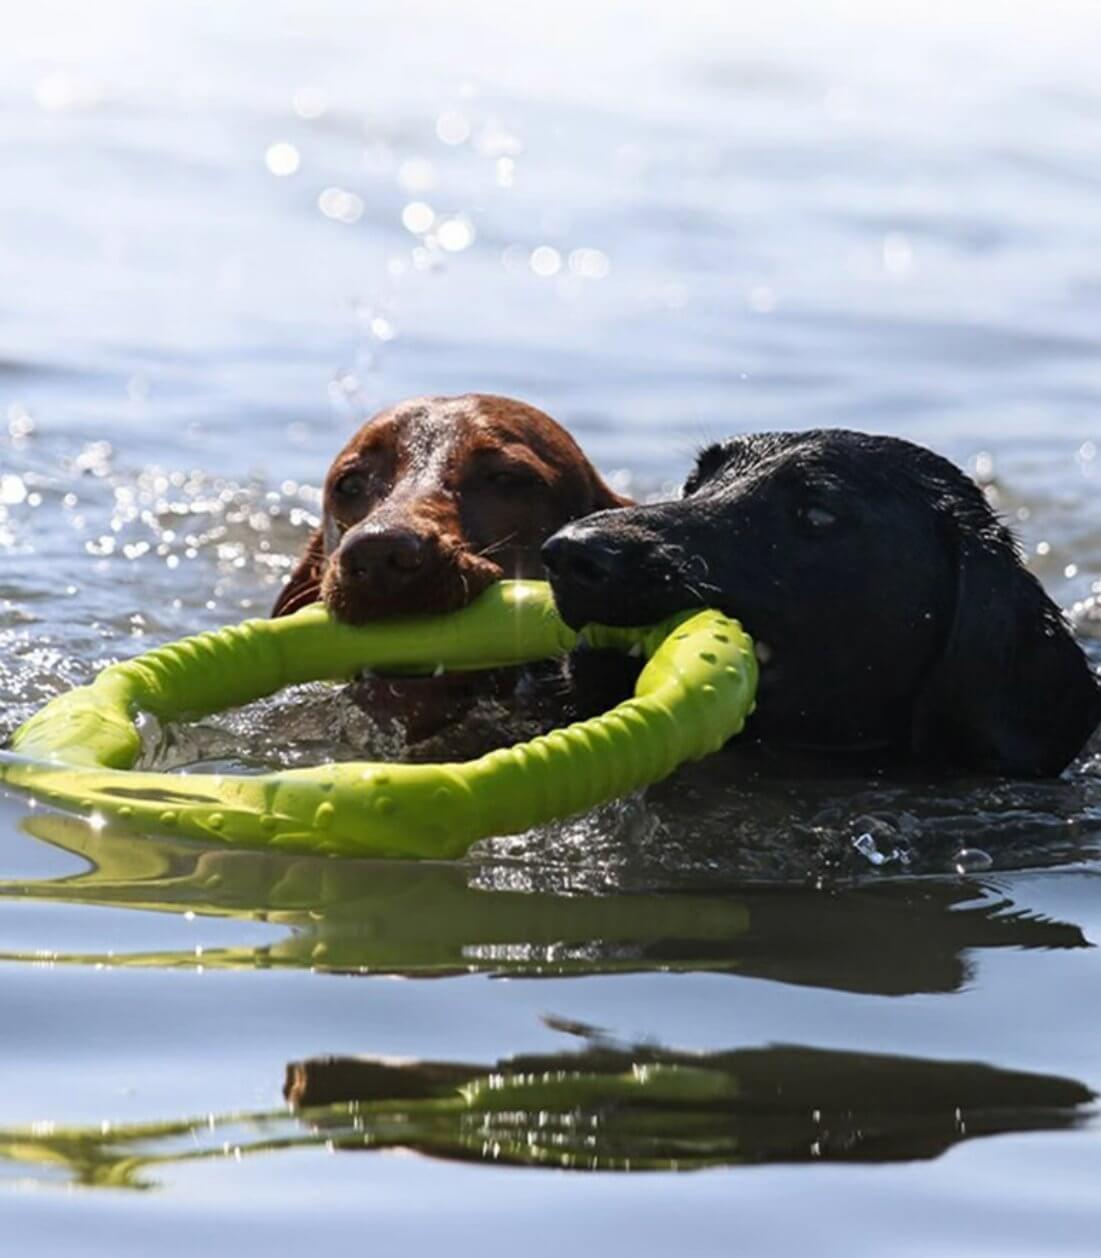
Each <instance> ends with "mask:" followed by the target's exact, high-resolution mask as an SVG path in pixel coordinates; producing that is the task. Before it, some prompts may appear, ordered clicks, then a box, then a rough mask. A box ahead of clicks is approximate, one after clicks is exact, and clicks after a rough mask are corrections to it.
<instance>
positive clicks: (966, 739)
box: [543, 430, 1101, 776]
mask: <svg viewBox="0 0 1101 1258" xmlns="http://www.w3.org/2000/svg"><path fill="white" fill-rule="evenodd" d="M543 557H544V561H545V563H546V565H547V568H548V569H549V571H550V574H551V581H552V583H553V586H554V593H555V598H556V599H557V601H558V606H559V608H560V610H561V612H562V615H563V616H564V617H565V619H566V620H567V621H568V622H569V623H570V624H572V625H574V626H581V625H583V624H586V623H589V622H603V623H608V624H617V625H644V624H649V623H651V622H653V621H656V620H660V619H661V618H662V617H664V616H667V615H669V614H670V613H672V612H675V611H679V610H681V609H682V608H690V607H701V606H715V607H718V608H720V609H721V610H723V611H724V612H726V613H727V614H729V615H731V616H736V617H738V618H739V619H740V620H741V621H742V622H743V623H744V624H745V627H746V628H747V630H748V631H749V632H750V633H751V634H753V635H754V637H755V639H756V641H757V643H758V654H759V657H760V659H761V662H762V669H761V684H760V692H759V699H758V708H757V713H756V715H755V716H754V717H753V719H752V722H751V725H752V727H753V728H754V729H755V731H756V734H757V735H758V736H759V737H760V738H761V739H763V740H764V741H766V742H770V743H771V742H775V743H781V744H785V745H788V746H798V747H804V748H819V749H829V750H856V749H880V748H881V749H894V750H898V751H902V752H904V753H906V754H908V755H910V756H912V757H914V758H916V759H918V760H921V761H929V762H940V763H942V764H945V765H948V766H952V767H955V768H962V769H968V770H977V771H980V772H984V773H1002V774H1019V775H1029V776H1043V775H1049V774H1056V773H1059V772H1060V771H1061V770H1062V769H1063V768H1064V767H1065V766H1066V765H1067V764H1068V763H1069V762H1070V761H1071V760H1072V759H1073V758H1074V756H1075V755H1076V754H1077V753H1078V751H1079V750H1081V748H1082V746H1083V744H1084V743H1085V741H1086V739H1087V738H1088V737H1089V735H1090V733H1091V732H1092V731H1093V729H1094V728H1095V727H1096V726H1097V724H1098V722H1099V721H1101V692H1099V689H1098V684H1097V681H1096V680H1095V678H1094V677H1093V675H1092V673H1091V671H1090V666H1089V664H1088V662H1087V660H1086V658H1085V656H1084V655H1083V654H1082V651H1081V650H1080V649H1079V647H1078V645H1077V644H1076V643H1075V641H1074V640H1073V638H1072V637H1071V635H1070V633H1069V632H1068V631H1067V628H1066V625H1065V624H1064V622H1063V619H1062V616H1061V614H1060V612H1059V610H1058V608H1057V607H1056V606H1055V605H1054V603H1052V602H1051V600H1050V599H1049V598H1048V597H1047V595H1046V594H1045V593H1044V591H1043V589H1042V588H1041V586H1040V584H1039V582H1038V581H1037V580H1036V579H1035V577H1033V576H1032V575H1031V573H1029V572H1027V571H1026V570H1025V569H1024V567H1023V566H1022V565H1021V562H1020V557H1019V555H1018V552H1017V548H1016V545H1015V543H1014V541H1013V538H1012V536H1011V535H1010V533H1009V531H1008V530H1007V529H1006V528H1005V527H1004V526H1003V525H1002V524H1001V523H1000V522H999V521H998V519H997V517H996V516H995V514H994V512H993V511H992V510H991V508H990V506H989V505H988V503H987V501H986V499H985V497H984V496H983V494H982V492H981V491H980V490H979V489H978V487H977V486H976V485H975V484H974V483H973V482H972V481H971V480H969V479H968V478H967V477H966V476H965V475H964V474H963V473H962V472H961V471H960V470H959V469H958V468H956V467H955V466H954V465H953V464H951V463H949V462H948V461H947V460H946V459H943V458H941V457H940V456H938V455H936V454H933V453H932V452H930V451H929V450H925V449H922V448H921V447H920V446H915V445H912V444H911V443H910V442H907V441H901V440H898V439H896V438H892V437H875V436H867V435H864V434H860V433H854V432H846V431H842V430H824V431H817V432H805V433H762V434H758V435H754V436H746V437H736V438H734V439H732V440H730V441H725V442H722V443H719V444H716V445H713V446H710V447H708V448H707V449H705V450H704V451H703V452H702V453H701V454H700V456H699V458H698V460H697V462H696V467H695V469H694V470H693V472H692V473H691V475H690V476H689V477H688V480H687V481H686V483H685V485H684V490H683V497H682V498H681V499H680V500H679V501H676V502H666V503H658V504H655V505H652V506H638V507H628V508H626V509H623V510H616V511H602V512H599V513H598V514H596V515H593V516H590V517H588V518H587V519H585V520H582V521H577V522H575V523H573V524H570V525H568V526H567V527H566V528H564V529H562V530H561V531H560V532H558V533H557V534H555V536H554V537H552V538H551V539H550V541H548V542H547V543H546V545H545V547H544V549H543Z"/></svg>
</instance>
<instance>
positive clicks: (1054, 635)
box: [913, 509, 1101, 777]
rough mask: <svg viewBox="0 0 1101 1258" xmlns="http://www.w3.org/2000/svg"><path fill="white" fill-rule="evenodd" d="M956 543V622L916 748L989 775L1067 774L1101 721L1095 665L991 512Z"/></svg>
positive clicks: (928, 690) (918, 714) (920, 718)
mask: <svg viewBox="0 0 1101 1258" xmlns="http://www.w3.org/2000/svg"><path fill="white" fill-rule="evenodd" d="M955 534H956V559H957V586H956V608H955V614H954V618H953V623H952V626H951V629H950V631H949V634H948V638H947V642H946V645H945V647H944V650H943V652H942V654H941V656H940V658H939V660H938V662H937V663H936V664H935V665H934V667H933V670H932V673H931V675H930V676H929V677H928V679H927V682H926V685H925V688H924V690H923V693H922V694H921V695H920V696H919V699H918V702H917V705H916V708H915V721H914V726H913V740H914V748H915V750H916V751H917V752H918V753H919V754H921V755H922V757H923V758H926V759H931V760H946V761H950V762H954V763H957V764H963V765H969V766H971V767H973V768H975V769H977V770H980V771H984V772H994V773H1002V774H1010V775H1020V776H1030V777H1032V776H1036V777H1040V776H1053V775H1055V774H1058V773H1060V772H1061V771H1062V770H1063V769H1064V768H1066V766H1067V765H1068V764H1069V763H1070V761H1071V760H1073V759H1074V757H1075V756H1076V755H1077V754H1078V752H1079V751H1081V749H1082V747H1083V745H1084V744H1085V742H1086V740H1087V739H1088V738H1089V736H1090V734H1091V733H1092V732H1093V731H1094V729H1095V728H1096V727H1097V724H1098V722H1099V721H1101V691H1099V689H1098V684H1097V681H1096V679H1095V677H1094V675H1093V672H1092V670H1091V668H1090V665H1089V662H1088V661H1087V660H1086V657H1085V655H1084V654H1083V653H1082V650H1081V648H1080V647H1079V646H1078V644H1077V643H1076V642H1075V640H1074V639H1073V637H1072V636H1071V634H1070V632H1069V630H1068V629H1067V626H1066V624H1065V622H1064V620H1063V616H1062V613H1061V612H1060V611H1059V609H1058V607H1056V606H1055V604H1054V603H1053V602H1052V601H1051V599H1049V598H1048V596H1047V595H1046V594H1045V593H1044V590H1043V587H1042V586H1041V585H1040V583H1039V581H1037V579H1036V578H1035V577H1034V576H1033V575H1032V573H1031V572H1028V571H1027V570H1026V569H1025V568H1024V567H1023V566H1022V564H1021V562H1020V559H1019V557H1018V554H1017V549H1016V546H1015V544H1014V542H1013V539H1012V537H1011V535H1010V534H1009V532H1008V530H1006V529H1005V528H1004V527H1003V526H1002V525H1001V524H999V523H997V522H996V520H995V518H994V516H993V513H992V512H989V509H987V512H986V519H985V521H983V527H981V528H973V527H972V528H967V529H963V528H959V527H957V528H956V529H955Z"/></svg>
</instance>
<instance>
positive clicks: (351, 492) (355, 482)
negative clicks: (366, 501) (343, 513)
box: [333, 472, 367, 499]
mask: <svg viewBox="0 0 1101 1258" xmlns="http://www.w3.org/2000/svg"><path fill="white" fill-rule="evenodd" d="M333 492H334V493H335V494H337V495H338V496H339V497H341V498H344V499H350V498H359V497H360V496H361V495H362V494H365V493H366V492H367V478H366V476H362V475H361V474H360V473H359V472H348V473H347V474H346V475H344V476H342V477H341V478H340V480H338V481H337V482H336V484H335V485H334V486H333Z"/></svg>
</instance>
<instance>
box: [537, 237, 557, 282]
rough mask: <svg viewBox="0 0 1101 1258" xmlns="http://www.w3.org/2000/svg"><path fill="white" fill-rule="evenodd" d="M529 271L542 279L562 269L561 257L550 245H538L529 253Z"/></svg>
mask: <svg viewBox="0 0 1101 1258" xmlns="http://www.w3.org/2000/svg"><path fill="white" fill-rule="evenodd" d="M531 269H532V270H533V271H534V272H535V274H536V275H539V276H542V277H543V278H544V279H547V278H549V277H550V276H552V275H557V274H558V272H559V271H560V270H561V269H562V255H561V254H560V253H559V252H558V250H557V249H555V248H553V247H552V246H551V245H539V246H538V248H536V249H533V250H532V251H531Z"/></svg>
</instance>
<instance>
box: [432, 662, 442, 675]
mask: <svg viewBox="0 0 1101 1258" xmlns="http://www.w3.org/2000/svg"><path fill="white" fill-rule="evenodd" d="M443 675H444V666H443V665H442V664H437V665H436V667H435V668H434V669H433V670H432V676H433V677H442V676H443Z"/></svg>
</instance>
